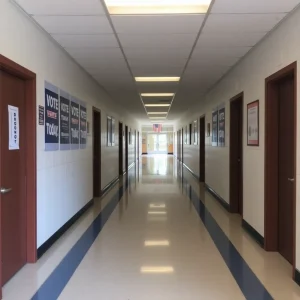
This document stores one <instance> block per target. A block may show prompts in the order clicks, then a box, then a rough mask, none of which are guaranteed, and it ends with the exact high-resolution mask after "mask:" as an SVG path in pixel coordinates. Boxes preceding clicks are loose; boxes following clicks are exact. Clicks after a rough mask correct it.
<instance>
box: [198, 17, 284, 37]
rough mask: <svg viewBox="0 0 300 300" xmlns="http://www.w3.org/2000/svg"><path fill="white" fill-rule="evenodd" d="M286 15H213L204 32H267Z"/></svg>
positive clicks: (209, 18)
mask: <svg viewBox="0 0 300 300" xmlns="http://www.w3.org/2000/svg"><path fill="white" fill-rule="evenodd" d="M285 16H286V14H284V13H282V14H212V15H210V16H209V17H208V20H207V22H206V24H205V26H204V29H203V32H205V33H210V32H222V33H224V32H230V33H232V32H242V33H244V32H267V31H270V30H271V29H272V28H273V27H274V26H275V25H277V24H278V23H279V22H280V21H281V20H282V19H283V18H284V17H285Z"/></svg>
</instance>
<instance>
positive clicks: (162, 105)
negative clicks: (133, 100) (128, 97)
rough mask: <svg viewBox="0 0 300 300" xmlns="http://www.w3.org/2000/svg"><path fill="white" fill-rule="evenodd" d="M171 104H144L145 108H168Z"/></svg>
mask: <svg viewBox="0 0 300 300" xmlns="http://www.w3.org/2000/svg"><path fill="white" fill-rule="evenodd" d="M169 106H171V104H145V107H169Z"/></svg>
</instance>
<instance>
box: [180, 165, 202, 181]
mask: <svg viewBox="0 0 300 300" xmlns="http://www.w3.org/2000/svg"><path fill="white" fill-rule="evenodd" d="M182 165H183V166H184V167H185V168H186V169H187V170H188V171H189V172H190V173H191V174H192V175H193V176H194V177H195V178H196V179H197V180H200V177H199V176H198V175H196V174H195V173H194V172H193V171H192V170H191V169H190V168H189V167H188V166H187V165H186V164H184V163H182Z"/></svg>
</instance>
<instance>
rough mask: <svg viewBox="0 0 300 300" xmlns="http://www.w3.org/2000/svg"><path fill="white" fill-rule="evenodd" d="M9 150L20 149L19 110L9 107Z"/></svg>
mask: <svg viewBox="0 0 300 300" xmlns="http://www.w3.org/2000/svg"><path fill="white" fill-rule="evenodd" d="M8 134H9V138H8V149H9V150H17V149H20V147H19V140H20V135H19V108H18V107H15V106H10V105H8Z"/></svg>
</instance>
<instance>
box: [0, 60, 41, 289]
mask: <svg viewBox="0 0 300 300" xmlns="http://www.w3.org/2000/svg"><path fill="white" fill-rule="evenodd" d="M0 70H2V71H5V72H6V73H9V74H11V75H13V76H16V77H18V78H20V79H22V80H24V82H25V101H26V105H25V132H26V145H25V152H26V165H25V167H26V194H25V201H26V233H27V239H26V244H27V245H26V250H27V255H26V262H27V263H34V262H36V260H37V238H36V236H37V232H36V230H37V225H36V219H37V215H36V198H37V196H36V131H37V127H36V113H37V112H36V74H35V73H33V72H31V71H30V70H28V69H26V68H24V67H22V66H20V65H19V64H17V63H15V62H13V61H12V60H10V59H8V58H6V57H4V56H2V55H1V54H0ZM0 163H1V162H0ZM0 174H1V173H0ZM0 176H1V175H0ZM0 179H1V178H0ZM0 201H1V194H0ZM0 215H1V205H0ZM1 249H2V234H1V230H0V256H1V257H2V253H1ZM0 283H1V287H2V266H1V264H0ZM1 287H0V294H2V289H1Z"/></svg>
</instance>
